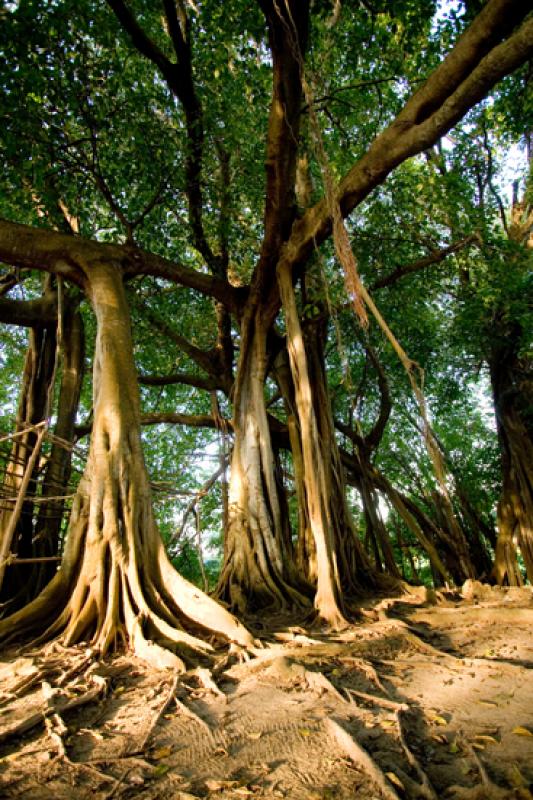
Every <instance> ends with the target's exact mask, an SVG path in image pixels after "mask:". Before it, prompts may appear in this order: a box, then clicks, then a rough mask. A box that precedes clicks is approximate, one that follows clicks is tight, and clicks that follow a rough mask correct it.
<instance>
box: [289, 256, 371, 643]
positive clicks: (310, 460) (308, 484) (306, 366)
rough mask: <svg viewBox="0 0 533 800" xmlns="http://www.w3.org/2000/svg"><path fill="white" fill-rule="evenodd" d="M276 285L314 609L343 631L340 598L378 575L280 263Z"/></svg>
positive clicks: (318, 370) (318, 361)
mask: <svg viewBox="0 0 533 800" xmlns="http://www.w3.org/2000/svg"><path fill="white" fill-rule="evenodd" d="M278 282H279V287H280V294H281V300H282V304H283V310H284V314H285V324H286V328H287V349H288V352H289V360H290V365H291V372H292V379H293V383H294V398H295V400H294V402H295V408H296V415H297V422H298V428H299V433H300V441H301V453H302V462H303V478H304V489H303V490H302V491H300V493H299V494H300V495H301V496H304V497H305V502H306V506H307V519H308V520H309V523H308V524H309V528H310V530H311V532H312V535H313V541H314V549H315V552H316V595H315V601H314V605H315V608H316V610H317V613H318V615H319V617H320V618H322V619H324V620H325V621H326V622H328V623H329V624H331V625H332V626H334V627H342V626H343V625H345V624H346V608H345V604H344V597H345V596H348V597H349V596H352V597H353V596H354V595H357V594H360V593H361V591H362V590H364V589H369V588H373V589H375V588H376V578H377V576H376V574H375V572H374V570H373V569H372V567H371V565H370V562H369V561H368V558H367V556H366V554H365V553H364V551H363V548H362V546H361V544H360V542H359V540H358V538H357V536H356V535H355V531H354V529H353V524H352V521H351V517H350V513H349V510H348V507H347V503H346V495H345V485H344V472H343V469H342V465H341V461H340V454H339V450H338V447H337V442H336V438H335V430H334V427H333V419H332V415H331V406H330V401H329V396H328V393H327V386H326V377H325V372H324V369H323V358H322V355H323V354H322V352H321V350H320V349H318V350H316V349H315V348H314V345H313V344H311V345H308V349H309V353H306V346H305V342H304V335H303V332H302V328H301V325H300V320H299V317H298V310H297V307H296V299H295V295H294V288H293V284H292V271H291V269H290V268H289V266H288V265H287V264H286V263H285V262H283V261H282V262H281V263H280V266H279V267H278ZM315 341H316V342H318V341H319V339H318V338H317V339H316V340H315ZM311 387H313V388H312V389H311Z"/></svg>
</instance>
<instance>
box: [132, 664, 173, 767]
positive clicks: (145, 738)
mask: <svg viewBox="0 0 533 800" xmlns="http://www.w3.org/2000/svg"><path fill="white" fill-rule="evenodd" d="M178 684H179V677H178V676H177V675H176V676H175V677H174V679H173V681H172V683H171V684H170V688H169V690H168V692H167V695H166V697H165V699H164V700H163V702H162V703H161V705H160V706H159V708H158V710H157V712H156V714H155V715H154V717H153V718H152V720H151V722H150V725H149V726H148V729H147V730H146V731H145V733H144V735H143V737H142V739H141V740H140V742H139V743H138V744H137V745H135V748H134V749H132V750H128V755H132V754H134V753H142V752H144V750H145V749H146V745H147V744H148V742H149V741H150V737H151V736H152V734H153V733H154V731H155V729H156V728H157V726H158V724H159V722H160V720H161V717H162V716H163V714H164V713H165V711H166V710H167V708H168V707H169V705H170V704H171V702H172V700H175V699H176V698H175V695H176V691H177V688H178Z"/></svg>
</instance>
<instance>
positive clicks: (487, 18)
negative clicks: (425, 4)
mask: <svg viewBox="0 0 533 800" xmlns="http://www.w3.org/2000/svg"><path fill="white" fill-rule="evenodd" d="M527 13H528V8H527V6H526V5H525V4H522V3H520V2H518V1H517V0H489V2H488V3H487V4H486V5H485V6H484V8H483V9H482V11H481V12H480V13H479V14H478V16H477V17H476V18H475V20H474V22H473V23H472V25H471V26H470V27H469V28H468V30H467V31H466V32H465V33H464V34H463V35H462V36H461V38H460V39H459V41H458V42H457V44H456V45H455V47H454V48H453V50H452V51H451V52H450V53H449V55H448V56H447V57H446V59H445V60H444V61H443V62H442V63H441V64H440V66H439V67H437V69H436V70H435V71H434V72H433V73H432V74H431V75H430V77H429V78H428V80H427V81H426V82H425V83H424V85H423V86H422V87H421V88H420V89H419V90H418V91H417V92H416V93H415V94H414V95H413V96H412V97H411V99H410V100H409V101H408V102H407V104H406V105H405V107H404V108H403V110H402V111H401V112H400V114H399V115H398V116H397V117H396V119H395V120H394V121H393V122H392V123H391V124H390V125H389V126H388V127H387V128H386V129H385V130H384V131H383V132H382V133H381V134H379V135H378V136H377V137H376V139H375V140H374V142H373V143H372V145H371V146H370V148H369V149H368V151H367V152H366V153H365V155H364V156H363V157H362V158H361V159H360V160H359V161H358V162H357V163H356V164H355V165H354V166H353V167H352V169H351V170H350V171H349V172H348V173H347V175H346V176H345V177H344V178H343V180H342V181H341V183H340V185H339V188H338V191H337V199H338V202H339V204H340V207H341V210H342V213H343V215H344V216H347V215H348V214H350V213H351V211H353V209H354V208H355V207H356V206H358V205H359V203H361V202H362V201H363V200H364V199H365V198H366V197H367V196H368V195H369V194H370V192H371V191H372V190H373V189H374V188H375V187H376V186H378V185H379V184H380V183H382V182H383V181H384V180H385V178H386V177H387V176H388V175H389V174H390V172H392V170H393V169H394V168H395V167H397V166H398V165H399V164H401V163H403V162H404V161H405V160H407V159H408V158H410V157H411V156H414V155H416V154H417V153H420V152H422V151H423V150H427V149H428V148H429V147H431V146H432V145H434V144H435V143H436V142H437V141H438V139H439V138H440V137H441V136H443V135H444V134H445V133H447V132H448V131H449V130H450V129H451V128H452V127H453V126H454V125H455V124H456V123H457V122H458V121H459V120H460V119H461V118H462V117H463V116H464V115H465V114H466V112H467V111H469V110H470V109H471V108H472V107H473V106H474V105H476V103H478V102H479V101H480V100H482V99H483V97H485V96H486V94H487V92H489V91H490V89H492V87H493V86H494V85H495V84H496V83H497V82H498V81H499V80H501V79H502V78H503V77H504V76H505V75H508V74H509V73H511V72H513V71H514V70H515V69H517V68H518V67H519V66H521V65H522V64H523V63H525V62H526V61H527V60H528V59H529V58H531V57H532V55H533V19H526V20H525V21H524V22H523V23H522V25H521V26H520V27H519V28H518V29H517V30H516V31H514V32H513V33H512V34H511V35H510V36H509V38H508V39H507V40H506V41H501V40H502V39H503V37H504V36H505V35H507V34H508V32H509V31H510V30H511V29H512V28H513V26H514V25H516V24H517V23H518V22H520V20H522V19H524V18H525V17H526V16H527ZM499 41H500V42H501V43H500V44H497V43H498V42H499ZM330 233H331V217H330V212H329V206H328V203H327V202H326V200H325V199H322V200H321V201H320V202H319V203H317V204H316V205H315V206H314V207H313V208H310V209H309V210H308V211H307V212H306V213H305V215H304V216H303V217H302V218H301V219H300V220H298V221H297V222H295V223H294V225H293V228H292V233H291V236H290V239H289V241H288V243H287V246H286V248H285V250H284V253H283V258H284V260H287V261H288V262H289V263H291V264H293V265H295V264H298V263H302V262H303V261H304V260H306V259H307V258H308V256H309V254H310V253H311V252H312V249H313V248H314V247H315V246H316V245H317V244H320V242H322V241H324V239H326V238H327V237H328V236H329V235H330Z"/></svg>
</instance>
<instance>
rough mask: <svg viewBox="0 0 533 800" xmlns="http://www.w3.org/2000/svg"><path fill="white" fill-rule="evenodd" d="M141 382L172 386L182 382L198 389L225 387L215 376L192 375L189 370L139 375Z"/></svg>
mask: <svg viewBox="0 0 533 800" xmlns="http://www.w3.org/2000/svg"><path fill="white" fill-rule="evenodd" d="M139 383H140V384H142V385H143V386H170V385H172V384H176V383H180V384H182V385H183V386H194V387H196V388H197V389H206V391H208V392H211V391H213V390H214V389H223V387H222V386H221V385H220V382H219V381H216V380H214V379H213V378H202V377H201V376H199V375H190V374H189V373H188V372H174V373H173V374H172V375H139Z"/></svg>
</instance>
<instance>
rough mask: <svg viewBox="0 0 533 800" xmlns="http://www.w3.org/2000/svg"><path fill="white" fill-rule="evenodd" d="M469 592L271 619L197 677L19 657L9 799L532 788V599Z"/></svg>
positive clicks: (3, 725) (459, 794) (6, 786)
mask: <svg viewBox="0 0 533 800" xmlns="http://www.w3.org/2000/svg"><path fill="white" fill-rule="evenodd" d="M464 595H465V597H463V598H460V597H458V596H457V597H454V596H453V595H448V596H440V597H439V598H437V599H438V603H437V604H434V599H435V598H429V600H431V602H427V600H428V598H427V596H426V598H425V599H426V602H422V601H423V600H424V598H423V597H421V596H420V594H418V595H413V596H404V597H402V598H399V599H391V600H385V601H381V602H380V603H377V604H374V605H373V606H372V607H370V606H369V609H368V616H367V618H366V619H365V622H364V623H363V624H361V625H358V626H354V627H353V628H350V629H349V630H347V631H343V632H342V633H340V634H328V633H327V632H324V631H321V630H313V629H304V628H302V627H291V626H290V625H287V624H283V621H282V620H271V622H270V625H269V628H268V629H266V628H262V627H261V626H259V625H258V636H259V637H260V639H261V641H262V645H263V647H262V648H261V649H259V650H257V651H256V652H255V653H254V654H243V653H240V654H239V653H235V654H232V655H231V656H230V658H229V659H228V658H227V654H226V655H224V654H223V653H221V655H220V661H219V663H218V664H217V665H216V667H215V668H214V669H211V670H207V669H206V668H205V667H204V668H199V669H191V670H190V671H189V672H188V673H186V674H185V675H182V676H174V675H173V674H171V673H168V672H155V671H153V670H151V669H149V668H147V667H146V666H145V665H143V663H142V662H139V661H137V660H136V659H134V658H131V657H127V656H124V655H122V656H118V657H115V658H114V659H112V660H106V661H105V662H98V661H95V659H94V656H93V654H91V653H90V652H89V651H87V650H84V649H83V648H79V649H70V650H68V651H66V650H63V649H61V648H60V647H59V646H58V645H53V646H48V648H46V649H41V650H38V651H26V652H23V653H18V654H13V653H10V654H6V653H4V654H3V663H2V664H0V758H1V760H0V797H2V798H23V797H25V798H28V799H31V800H48V798H50V800H52V798H54V800H63V799H64V798H76V800H84V798H92V800H110V798H122V799H123V800H127V798H143V800H156V799H157V798H161V800H163V799H164V800H191V798H209V800H225V799H227V800H230V798H232V799H233V800H236V798H278V797H279V798H283V797H285V798H291V800H327V799H328V798H332V799H334V800H348V798H357V799H358V800H383V799H385V800H392V798H396V799H397V798H408V800H415V799H416V798H426V799H428V798H434V799H435V798H444V799H445V798H451V800H455V799H456V798H472V799H473V798H479V799H480V800H481V798H483V800H485V799H487V800H489V799H490V798H533V669H532V668H533V636H532V633H533V592H532V590H531V589H529V588H528V589H517V590H508V591H505V590H503V589H490V588H489V587H482V586H480V585H478V584H470V585H469V586H467V587H465V590H464ZM465 598H466V599H465ZM249 655H250V656H251V657H250V658H249V659H248V660H245V661H242V658H243V657H244V656H246V657H247V656H249Z"/></svg>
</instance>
